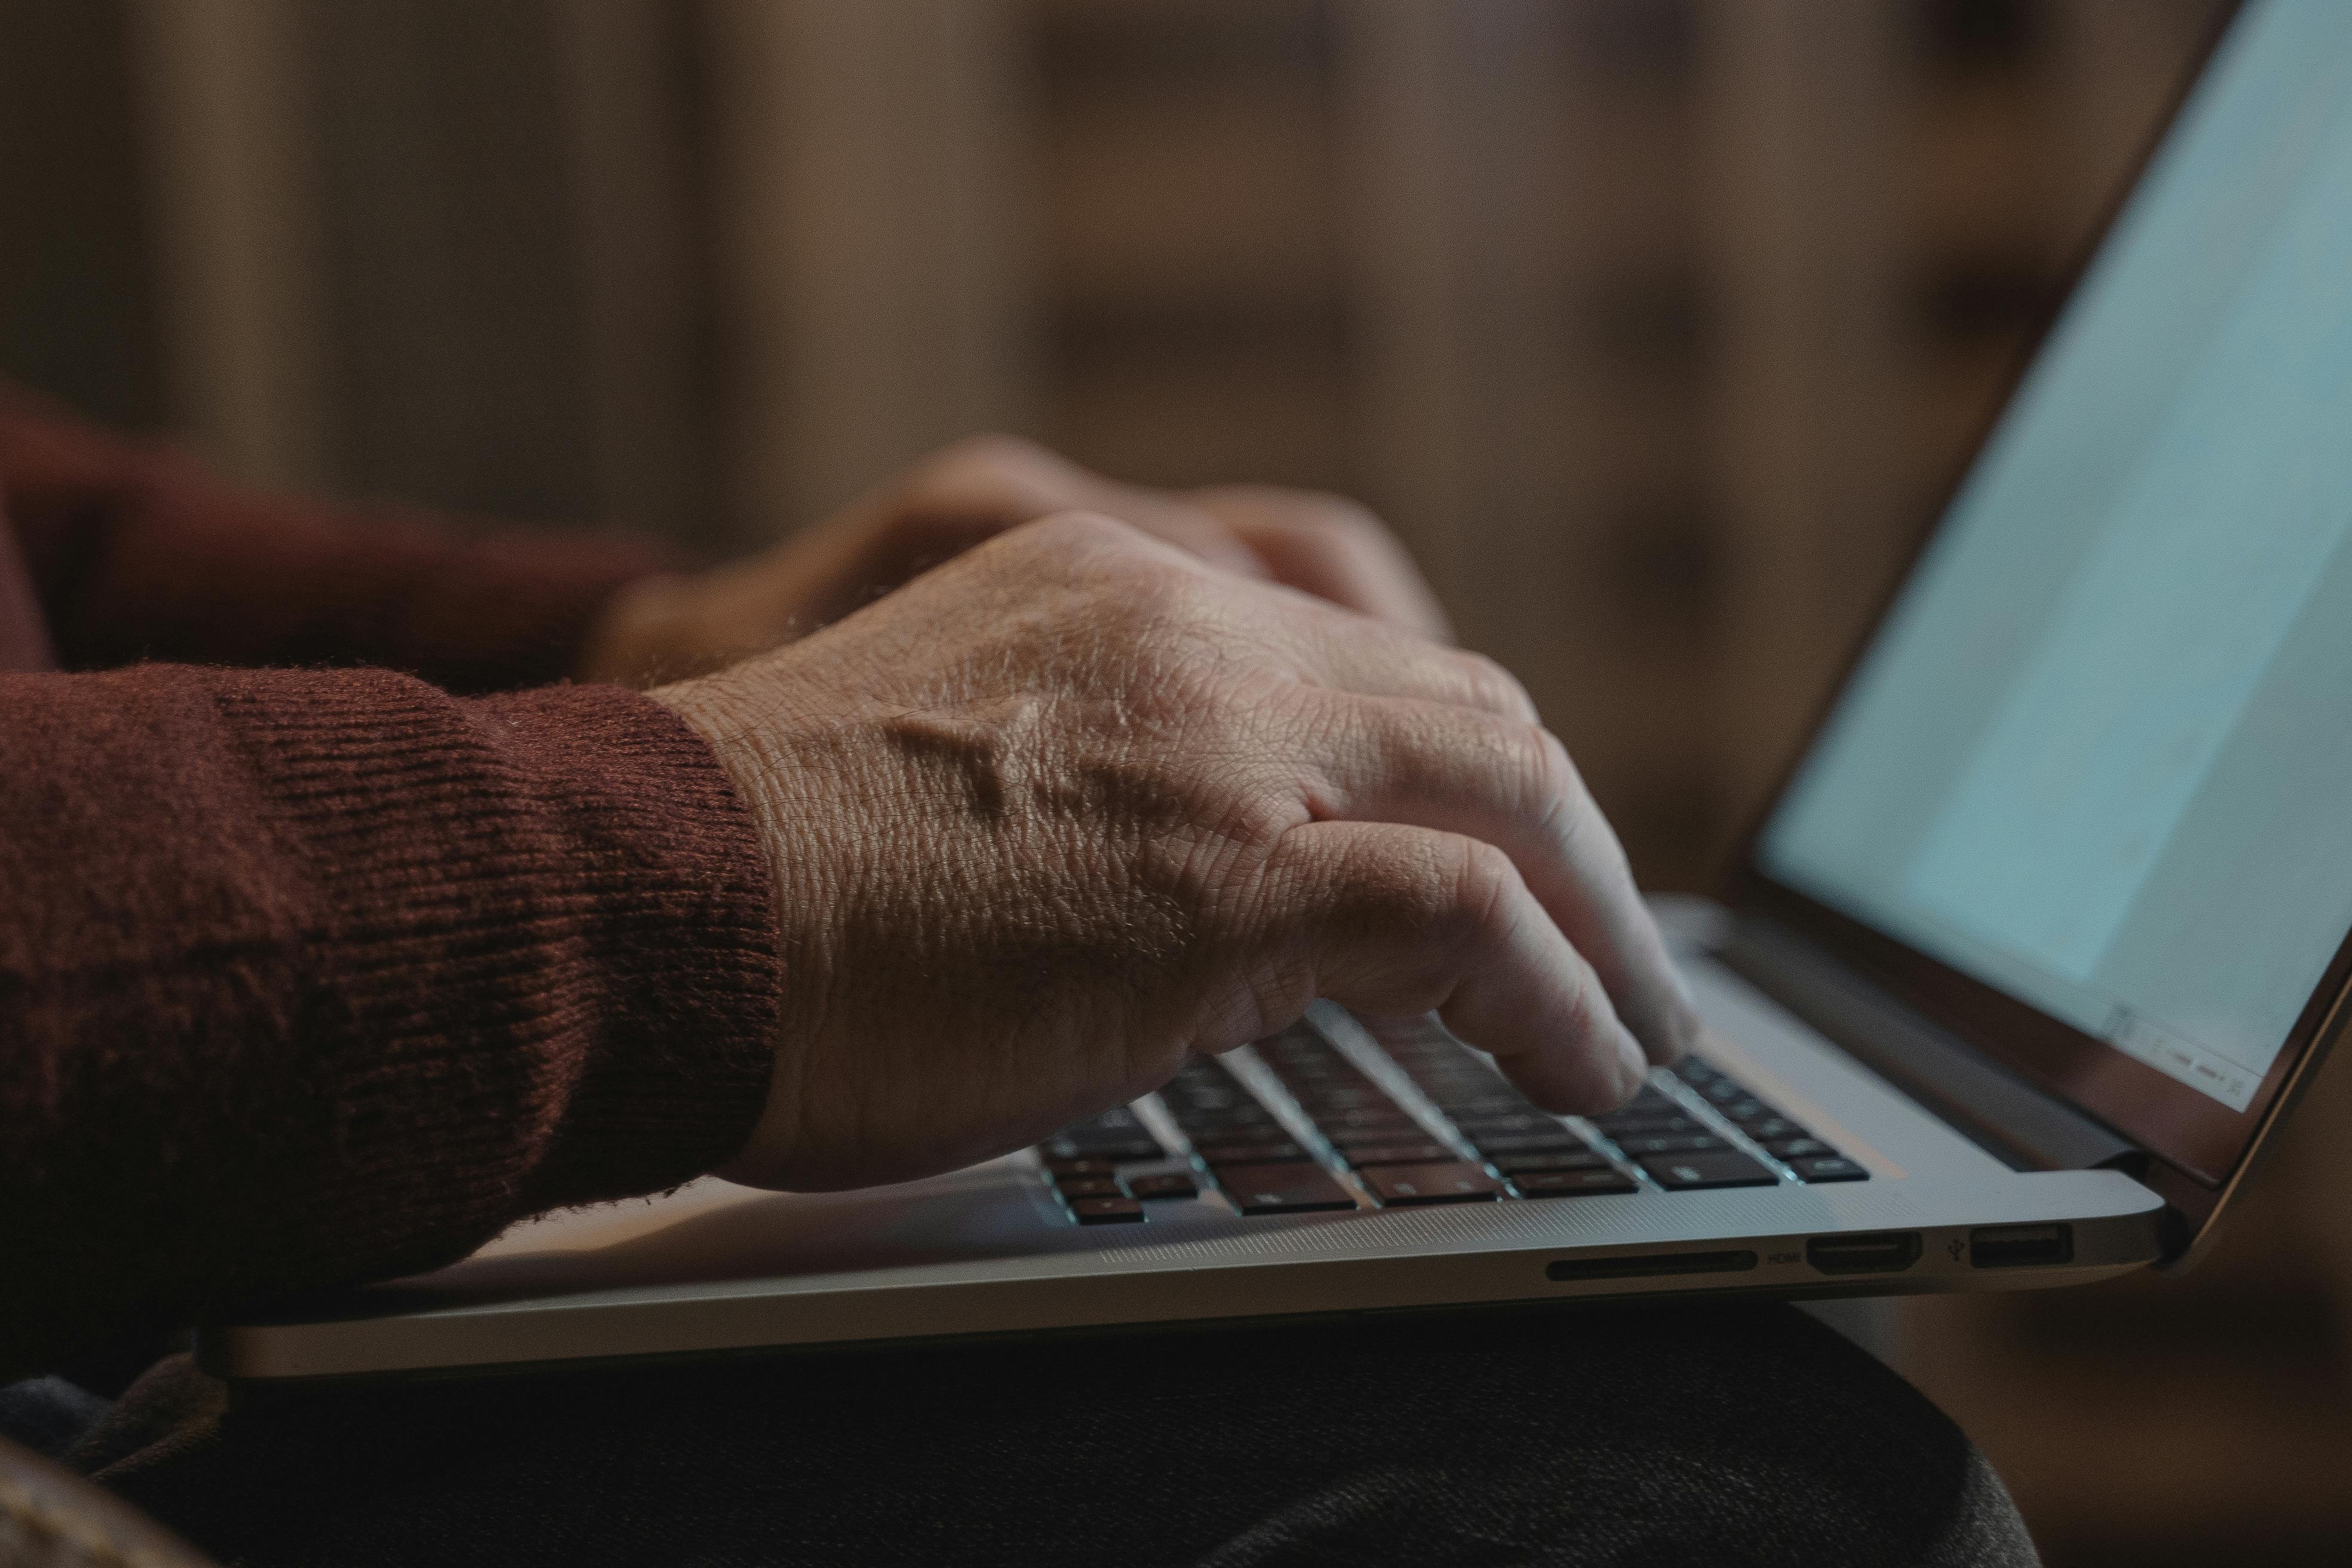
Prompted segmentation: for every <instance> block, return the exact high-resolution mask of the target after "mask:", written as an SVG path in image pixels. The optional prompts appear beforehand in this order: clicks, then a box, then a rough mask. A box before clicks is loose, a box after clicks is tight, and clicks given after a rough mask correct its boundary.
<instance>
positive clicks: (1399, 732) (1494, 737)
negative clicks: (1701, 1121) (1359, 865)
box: [1303, 698, 1698, 1062]
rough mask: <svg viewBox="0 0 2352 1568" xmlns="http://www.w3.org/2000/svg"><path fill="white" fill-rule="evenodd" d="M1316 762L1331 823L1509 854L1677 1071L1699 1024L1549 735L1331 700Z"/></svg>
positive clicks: (1442, 711) (1464, 715)
mask: <svg viewBox="0 0 2352 1568" xmlns="http://www.w3.org/2000/svg"><path fill="white" fill-rule="evenodd" d="M1330 707H1331V711H1330V712H1329V714H1328V716H1327V717H1326V718H1325V720H1324V721H1322V722H1319V723H1313V724H1310V725H1307V726H1304V727H1303V729H1304V730H1305V731H1307V732H1310V733H1312V734H1314V735H1315V736H1316V737H1317V750H1316V753H1315V755H1314V759H1313V765H1314V766H1316V767H1317V768H1318V772H1319V774H1320V776H1319V779H1318V785H1319V789H1318V795H1317V798H1314V799H1312V800H1311V801H1310V803H1309V804H1310V807H1311V809H1313V811H1314V812H1315V814H1316V815H1317V816H1320V817H1327V818H1331V819H1337V820H1347V821H1358V822H1364V821H1378V822H1396V823H1404V824H1408V825H1411V826H1417V827H1424V828H1432V829H1435V830H1437V831H1440V832H1445V833H1458V834H1464V835H1466V836H1468V837H1472V838H1476V839H1479V840H1482V841H1484V842H1486V843H1488V844H1492V845H1494V846H1495V847H1496V848H1498V849H1500V850H1502V851H1503V852H1504V853H1505V854H1506V855H1507V856H1509V857H1510V859H1511V862H1512V864H1513V865H1514V866H1516V867H1517V869H1518V871H1519V874H1520V876H1521V877H1522V878H1523V879H1525V881H1526V883H1527V885H1528V889H1530V890H1531V891H1532V892H1533V893H1534V895H1535V897H1536V899H1537V900H1538V902H1539V903H1540V904H1541V905H1542V907H1543V909H1544V910H1545V912H1546V913H1547V914H1548V915H1549V917H1550V918H1551V920H1552V921H1553V922H1554V923H1555V924H1557V925H1558V927H1559V931H1560V933H1561V934H1562V935H1563V936H1564V937H1566V938H1567V940H1568V941H1569V942H1570V944H1572V945H1573V946H1574V947H1575V948H1576V950H1577V951H1578V952H1580V953H1582V954H1583V955H1584V956H1585V958H1586V959H1587V960H1588V961H1589V962H1590V963H1591V965H1592V967H1593V969H1594V971H1595V972H1596V973H1598V974H1599V975H1600V977H1601V984H1602V986H1603V987H1604V988H1605V989H1606V990H1607V991H1608V993H1609V995H1610V998H1611V1000H1612V1002H1613V1003H1614V1004H1615V1006H1616V1010H1617V1014H1618V1016H1620V1017H1621V1018H1622V1019H1623V1020H1624V1021H1625V1023H1626V1025H1627V1026H1629V1027H1630V1028H1631V1029H1632V1030H1633V1034H1634V1036H1635V1037H1637V1038H1639V1039H1640V1040H1641V1041H1642V1043H1643V1046H1644V1047H1647V1049H1648V1052H1649V1055H1650V1058H1651V1059H1652V1060H1654V1061H1659V1062H1671V1061H1675V1060H1678V1059H1679V1058H1681V1057H1682V1056H1683V1054H1684V1053H1685V1051H1687V1050H1688V1049H1689V1048H1690V1047H1691V1046H1692V1045H1693V1044H1694V1043H1695V1042H1696V1037H1697V1031H1698V1020H1697V1014H1696V1009H1695V1008H1694V1007H1693V1005H1692V1004H1691V1001H1690V997H1689V994H1688V993H1687V992H1686V991H1685V988H1684V986H1683V984H1682V980H1681V977H1680V976H1679V975H1677V974H1676V973H1675V969H1674V964H1673V961H1672V960H1671V959H1670V958H1669V957H1668V956H1667V953H1666V945H1665V941H1664V937H1663V936H1661V935H1660V933H1659V931H1658V926H1657V922H1656V921H1655V920H1654V919H1653V918H1652V917H1651V914H1650V910H1649V906H1648V905H1647V904H1646V903H1644V902H1643V900H1642V896H1641V893H1640V891H1639V889H1636V888H1635V886H1634V883H1633V870H1632V868H1631V867H1630V866H1629V865H1628V863H1627V861H1626V858H1625V851H1624V849H1623V847H1622V846H1621V845H1620V844H1619V842H1618V839H1617V835H1616V833H1615V832H1614V831H1613V830H1612V828H1611V827H1610V826H1609V821H1608V818H1607V817H1605V816H1602V815H1601V808H1600V806H1599V805H1596V804H1595V803H1594V801H1593V799H1592V795H1591V791H1589V790H1588V789H1586V788H1585V785H1584V780H1583V778H1582V776H1581V775H1580V773H1578V772H1577V769H1576V764H1575V763H1573V762H1572V761H1570V758H1569V755H1568V751H1567V748H1565V747H1564V746H1562V745H1561V744H1560V743H1559V740H1558V738H1557V737H1555V736H1553V735H1552V734H1551V733H1550V731H1547V730H1544V729H1541V728H1540V727H1538V726H1535V725H1530V724H1526V723H1522V722H1519V721H1514V720H1508V719H1502V718H1497V717H1496V716H1494V715H1492V714H1488V713H1483V712H1475V711H1473V710H1469V709H1465V708H1459V707H1453V706H1448V705H1446V704H1443V703H1433V702H1416V701H1412V700H1398V699H1363V698H1346V699H1334V700H1330Z"/></svg>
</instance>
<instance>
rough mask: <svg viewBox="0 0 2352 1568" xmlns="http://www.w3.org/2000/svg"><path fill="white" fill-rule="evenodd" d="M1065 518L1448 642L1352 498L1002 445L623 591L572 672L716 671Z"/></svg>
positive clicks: (963, 447)
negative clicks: (1117, 473)
mask: <svg viewBox="0 0 2352 1568" xmlns="http://www.w3.org/2000/svg"><path fill="white" fill-rule="evenodd" d="M1072 510H1086V511H1094V512H1100V513H1105V514H1108V515H1109V516H1111V517H1115V518H1118V520H1119V521H1123V522H1126V523H1128V524H1129V525H1130V526H1132V527H1135V528H1138V529H1140V530H1142V531H1144V532H1146V533H1149V534H1151V535H1153V536H1155V537H1157V538H1159V539H1161V540H1165V541H1166V542H1169V543H1171V544H1173V545H1176V546H1178V547H1179V548H1180V549H1183V550H1186V551H1189V552H1191V553H1192V554H1194V555H1197V556H1199V557H1200V558H1201V559H1202V560H1204V561H1206V562H1208V563H1211V564H1213V565H1215V566H1219V567H1222V568H1224V569H1226V570H1228V571H1232V572H1236V573H1240V574H1244V575H1246V576H1251V577H1258V578H1268V579H1271V580H1273V581H1275V582H1277V583H1282V584H1287V585H1288V586H1291V587H1294V588H1299V589H1303V590H1305V591H1306V592H1307V593H1310V594H1314V595H1318V597H1321V598H1325V599H1328V600H1330V601H1332V602H1333V603H1335V604H1339V605H1345V606H1346V607H1347V608H1349V609H1351V610H1356V611H1360V612H1361V613H1362V614H1365V615H1368V616H1374V617H1375V618H1377V619H1380V620H1384V621H1387V622H1389V623H1390V624H1391V625H1394V626H1401V627H1402V628H1404V629H1405V630H1407V631H1411V632H1413V633H1416V634H1418V635H1420V636H1422V637H1430V638H1433V639H1434V640H1437V641H1440V642H1447V641H1451V640H1452V635H1451V631H1450V628H1449V627H1448V626H1447V625H1446V620H1445V614H1444V611H1443V610H1441V609H1440V608H1439V607H1438V605H1437V600H1436V597H1435V596H1434V595H1433V594H1431V592H1430V590H1429V587H1428V585H1427V584H1425V583H1423V581H1422V577H1421V574H1420V573H1419V572H1418V571H1416V570H1415V569H1414V567H1413V564H1412V558H1411V557H1410V556H1408V555H1407V554H1406V553H1405V551H1404V547H1403V546H1402V544H1400V543H1399V542H1397V540H1396V537H1395V536H1394V535H1393V534H1391V532H1390V531H1388V529H1387V528H1385V527H1384V526H1382V525H1381V522H1380V521H1379V520H1378V519H1377V518H1375V517H1373V516H1372V514H1371V513H1370V512H1369V511H1367V510H1364V509H1363V508H1362V507H1360V506H1358V505H1357V504H1356V503H1355V502H1353V501H1350V500H1345V499H1343V498H1341V497H1339V496H1334V495H1325V494H1320V493H1318V492H1314V491H1308V490H1295V489H1279V488H1276V487H1273V486H1255V485H1235V486H1225V487H1221V488H1218V489H1203V490H1193V491H1189V492H1181V493H1180V492H1176V491H1171V490H1157V489H1145V488H1143V487H1140V486H1135V485H1124V484H1119V483H1118V482H1116V481H1114V480H1111V479H1105V478H1103V477H1102V476H1101V475H1099V474H1095V473H1090V472H1088V471H1087V469H1085V468H1079V467H1078V466H1077V465H1076V464H1075V463H1072V462H1070V461H1068V460H1067V459H1066V458H1061V457H1057V456H1056V455H1055V454H1054V453H1052V452H1049V451H1047V450H1045V448H1044V447H1039V446H1036V445H1034V444H1033V443H1030V442H1027V441H1023V440H1020V439H1018V438H1016V437H1009V436H983V437H974V438H972V439H971V440H968V441H961V442H959V443H957V444H956V445H955V446H952V447H948V448H946V449H945V450H943V451H940V452H937V453H934V454H933V455H932V456H930V457H929V458H925V459H924V460H923V461H922V462H920V463H918V464H917V465H916V466H915V467H914V468H911V469H909V470H908V472H907V473H906V474H905V475H903V476H902V477H900V478H899V479H896V480H894V481H892V482H891V483H889V484H887V485H885V486H884V487H882V488H881V489H877V490H876V491H874V492H873V493H871V494H869V495H867V496H866V497H864V498H862V499H861V500H858V501H856V503H855V504H853V505H852V506H850V507H849V508H848V509H847V510H844V511H842V512H841V513H839V514H838V515H836V516H835V517H833V518H830V519H828V520H826V521H824V522H823V523H820V524H819V525H817V526H816V527H815V528H814V529H811V530H810V531H808V532H806V533H803V534H801V535H799V536H797V537H795V538H793V539H789V540H786V541H785V542H782V544H779V545H777V546H775V547H774V548H772V549H771V550H768V551H766V552H762V553H761V554H759V555H754V556H751V557H749V558H747V559H745V560H742V561H738V562H734V563H730V564H729V565H725V566H721V567H719V568H717V569H716V570H713V571H710V572H706V573H702V574H696V575H690V576H665V577H654V578H649V579H646V581H644V582H641V583H637V584H632V585H631V586H630V587H628V588H625V589H624V590H623V591H622V592H621V593H620V594H619V595H616V596H615V598H614V602H613V603H612V605H610V606H609V607H607V609H606V610H605V612H604V616H603V618H602V620H601V621H600V622H599V623H598V625H597V626H596V627H595V628H594V630H593V632H592V634H591V635H590V637H589V639H588V642H587V646H586V649H585V652H584V653H583V657H582V659H581V668H580V673H581V676H582V678H583V679H589V680H617V681H621V682H624V683H625V684H628V685H632V686H651V685H656V684H658V683H660V682H663V681H669V680H679V679H687V678H688V677H691V676H696V675H701V674H706V673H708V672H709V671H711V670H715V669H720V668H725V667H726V666H728V665H730V664H733V663H735V662H736V661H738V660H739V659H742V658H749V657H750V656H751V655H753V654H757V653H764V652H765V651H767V650H768V649H770V648H772V647H779V646H781V645H782V644H784V643H787V642H790V641H792V640H793V639H794V638H795V637H803V636H805V635H806V634H808V633H810V632H813V631H815V630H816V629H817V628H818V627H820V626H825V625H827V624H828V623H830V622H833V621H836V620H839V619H840V618H841V617H842V616H845V615H847V614H848V613H849V612H850V611H852V610H854V609H856V608H857V607H858V606H859V605H864V604H866V603H868V602H870V601H872V600H874V599H877V598H879V597H880V596H881V595H884V594H887V593H888V592H890V590H892V589H894V588H896V587H898V586H899V585H900V584H904V583H906V582H908V580H909V579H911V578H913V577H915V576H917V575H919V574H921V573H923V572H926V571H929V569H930V568H931V567H934V566H937V565H940V563H944V562H946V561H948V560H950V559H951V558H952V557H954V556H957V555H961V553H963V552H965V551H966V550H969V549H971V547H972V546H973V545H975V544H979V543H981V542H982V541H984V540H987V539H991V538H992V537H994V536H995V535H997V534H999V533H1002V532H1003V531H1006V530H1007V529H1011V528H1016V527H1018V526H1020V525H1021V524H1022V523H1024V522H1028V521H1033V520H1034V519H1036V518H1039V517H1044V516H1046V515H1048V514H1050V513H1053V512H1060V511H1072Z"/></svg>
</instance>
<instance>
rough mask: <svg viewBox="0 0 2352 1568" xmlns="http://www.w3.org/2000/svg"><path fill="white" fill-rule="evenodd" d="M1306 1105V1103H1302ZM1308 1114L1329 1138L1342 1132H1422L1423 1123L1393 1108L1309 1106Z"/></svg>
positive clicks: (1335, 1136)
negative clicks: (1324, 1107) (1323, 1107)
mask: <svg viewBox="0 0 2352 1568" xmlns="http://www.w3.org/2000/svg"><path fill="white" fill-rule="evenodd" d="M1302 1103H1304V1102H1302ZM1307 1114H1308V1115H1309V1116H1311V1117H1312V1118H1313V1119H1314V1121H1315V1124H1316V1125H1317V1126H1318V1127H1320V1128H1322V1129H1323V1131H1324V1134H1325V1135H1326V1136H1327V1137H1331V1138H1337V1137H1338V1136H1339V1134H1341V1133H1342V1132H1374V1131H1378V1132H1389V1131H1412V1132H1418V1131H1421V1123H1420V1122H1418V1121H1414V1120H1413V1119H1412V1117H1410V1116H1407V1115H1406V1114H1405V1113H1404V1112H1403V1111H1402V1110H1397V1109H1396V1108H1395V1107H1394V1106H1391V1107H1390V1108H1388V1109H1387V1110H1322V1109H1320V1108H1319V1107H1317V1106H1314V1105H1311V1104H1310V1105H1307Z"/></svg>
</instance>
